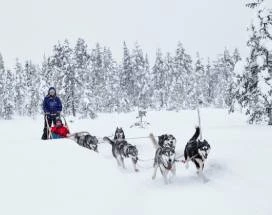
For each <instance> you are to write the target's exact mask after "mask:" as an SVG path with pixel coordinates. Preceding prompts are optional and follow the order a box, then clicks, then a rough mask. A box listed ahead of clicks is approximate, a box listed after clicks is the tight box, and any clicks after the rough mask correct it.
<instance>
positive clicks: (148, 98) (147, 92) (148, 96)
mask: <svg viewBox="0 0 272 215" xmlns="http://www.w3.org/2000/svg"><path fill="white" fill-rule="evenodd" d="M152 80H153V78H152V74H151V70H150V65H149V60H148V56H147V54H146V55H145V59H144V77H143V83H142V86H143V88H142V90H141V92H140V97H139V108H140V109H142V110H143V109H144V110H146V109H148V108H151V107H153V105H152V97H153V89H152V86H153V82H152Z"/></svg>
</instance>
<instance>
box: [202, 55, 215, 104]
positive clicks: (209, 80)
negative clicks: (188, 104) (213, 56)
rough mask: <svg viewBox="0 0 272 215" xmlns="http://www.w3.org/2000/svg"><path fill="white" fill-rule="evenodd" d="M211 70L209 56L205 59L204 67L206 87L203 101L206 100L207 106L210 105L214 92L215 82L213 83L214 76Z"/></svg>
mask: <svg viewBox="0 0 272 215" xmlns="http://www.w3.org/2000/svg"><path fill="white" fill-rule="evenodd" d="M213 71H214V70H212V66H211V63H210V58H208V60H207V65H206V67H205V75H206V78H205V79H206V80H205V82H206V84H207V89H206V90H205V96H204V97H205V101H206V102H207V105H208V106H211V104H212V102H213V100H214V92H215V88H214V86H215V84H214V80H213V78H214V76H213Z"/></svg>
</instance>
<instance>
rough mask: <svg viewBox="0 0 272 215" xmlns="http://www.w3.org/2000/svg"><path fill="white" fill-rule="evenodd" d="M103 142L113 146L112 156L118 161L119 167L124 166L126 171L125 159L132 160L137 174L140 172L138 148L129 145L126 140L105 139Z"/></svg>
mask: <svg viewBox="0 0 272 215" xmlns="http://www.w3.org/2000/svg"><path fill="white" fill-rule="evenodd" d="M103 140H104V141H107V142H109V143H110V144H111V146H112V155H113V157H114V158H115V159H116V161H117V164H118V166H122V167H123V168H124V169H125V168H126V167H125V163H124V158H131V161H132V163H133V167H134V170H135V172H138V171H139V170H138V169H137V167H136V164H137V161H138V150H137V148H136V146H134V145H131V144H129V143H128V142H127V141H126V140H125V139H116V140H111V139H110V138H108V137H104V138H103Z"/></svg>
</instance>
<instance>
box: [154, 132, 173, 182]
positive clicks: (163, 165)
mask: <svg viewBox="0 0 272 215" xmlns="http://www.w3.org/2000/svg"><path fill="white" fill-rule="evenodd" d="M150 138H151V141H152V143H153V145H154V147H155V149H156V153H155V158H154V164H153V167H154V172H153V175H152V179H153V180H154V179H155V178H156V174H157V170H158V168H160V171H161V174H162V176H163V178H164V182H165V184H168V183H169V182H170V181H171V179H172V178H174V177H175V175H176V164H175V156H176V153H175V146H176V138H175V137H174V136H173V135H161V136H159V141H158V142H157V141H156V139H155V137H154V135H153V134H150ZM170 172H171V173H172V177H171V178H170V177H169V176H168V175H169V173H170Z"/></svg>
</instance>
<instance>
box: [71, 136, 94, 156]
mask: <svg viewBox="0 0 272 215" xmlns="http://www.w3.org/2000/svg"><path fill="white" fill-rule="evenodd" d="M69 139H71V140H74V141H75V142H76V143H77V144H78V145H80V146H82V147H84V148H87V149H90V150H93V151H95V152H98V149H97V148H98V147H97V145H98V139H97V138H96V137H95V136H92V135H90V133H89V132H78V133H75V134H72V135H70V136H69Z"/></svg>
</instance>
